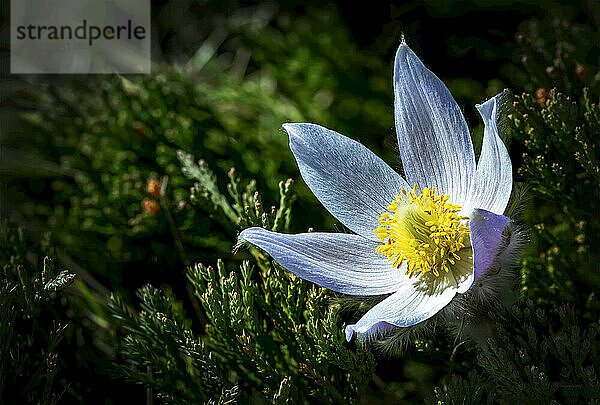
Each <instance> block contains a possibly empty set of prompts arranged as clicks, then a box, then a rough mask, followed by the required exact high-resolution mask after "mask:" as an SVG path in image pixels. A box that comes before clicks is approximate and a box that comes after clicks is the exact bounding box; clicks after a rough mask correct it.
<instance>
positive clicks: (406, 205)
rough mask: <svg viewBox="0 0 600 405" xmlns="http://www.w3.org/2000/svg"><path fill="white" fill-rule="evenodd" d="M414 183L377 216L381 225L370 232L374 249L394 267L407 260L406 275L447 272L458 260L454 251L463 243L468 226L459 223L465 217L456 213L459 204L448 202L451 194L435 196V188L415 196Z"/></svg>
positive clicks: (462, 245)
mask: <svg viewBox="0 0 600 405" xmlns="http://www.w3.org/2000/svg"><path fill="white" fill-rule="evenodd" d="M417 189H418V187H417V185H416V184H415V186H414V187H413V189H412V190H409V191H408V192H407V191H406V190H404V189H402V190H401V191H402V195H403V197H401V196H399V195H396V196H395V199H394V200H393V201H392V203H391V204H390V205H389V206H388V210H389V211H390V212H384V213H383V214H382V215H381V218H379V220H378V221H379V223H380V225H379V226H378V227H377V228H376V229H375V230H374V231H373V232H374V233H376V234H377V237H378V238H379V241H380V242H381V245H379V246H378V247H377V249H376V250H375V251H376V252H378V253H381V256H382V257H387V258H388V260H389V261H390V262H392V264H393V266H394V267H396V268H400V267H401V266H402V265H403V264H404V263H406V269H407V270H406V274H407V275H408V276H409V277H412V276H413V275H415V274H419V273H421V274H426V273H428V272H431V273H433V274H434V275H435V276H436V277H437V276H439V275H440V272H442V271H443V272H446V273H447V272H448V268H449V267H451V266H452V265H454V264H455V263H456V260H460V257H459V256H458V254H457V252H458V251H459V250H460V249H461V248H463V247H464V246H465V241H464V239H465V237H467V236H468V235H469V227H468V226H467V225H464V224H462V223H461V221H464V220H467V219H468V218H467V217H461V216H459V215H458V212H459V211H460V209H461V208H462V207H461V206H460V205H453V204H450V203H448V200H449V199H450V196H448V195H438V196H436V195H435V187H432V188H431V189H429V188H427V187H426V188H424V189H423V192H422V193H421V194H418V195H417Z"/></svg>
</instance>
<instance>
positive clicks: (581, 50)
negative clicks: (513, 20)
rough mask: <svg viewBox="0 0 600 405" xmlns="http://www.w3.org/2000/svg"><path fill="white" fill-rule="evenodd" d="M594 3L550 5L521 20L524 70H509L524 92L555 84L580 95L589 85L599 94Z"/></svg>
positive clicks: (598, 43)
mask: <svg viewBox="0 0 600 405" xmlns="http://www.w3.org/2000/svg"><path fill="white" fill-rule="evenodd" d="M599 23H600V21H599V20H598V5H597V4H595V3H593V2H583V1H582V2H573V3H570V2H569V3H565V4H562V5H558V4H550V5H549V10H548V12H547V13H546V14H545V15H544V17H543V18H541V17H538V18H532V19H530V20H528V21H524V22H523V23H522V24H521V26H520V27H519V33H518V34H517V36H516V39H517V44H518V45H519V49H518V51H517V55H516V56H517V57H518V58H519V59H520V60H521V62H522V66H523V68H524V72H517V71H513V72H511V73H512V74H513V75H512V77H513V81H514V84H516V85H518V86H519V87H520V88H523V89H524V90H526V91H529V92H534V91H536V90H537V89H550V88H553V87H557V88H559V89H561V91H564V92H566V93H568V94H573V95H580V94H581V92H582V90H583V89H584V88H585V87H589V88H590V89H591V91H592V93H594V94H595V95H596V96H599V95H600V69H599V68H598V60H599V58H600V31H598V24H599Z"/></svg>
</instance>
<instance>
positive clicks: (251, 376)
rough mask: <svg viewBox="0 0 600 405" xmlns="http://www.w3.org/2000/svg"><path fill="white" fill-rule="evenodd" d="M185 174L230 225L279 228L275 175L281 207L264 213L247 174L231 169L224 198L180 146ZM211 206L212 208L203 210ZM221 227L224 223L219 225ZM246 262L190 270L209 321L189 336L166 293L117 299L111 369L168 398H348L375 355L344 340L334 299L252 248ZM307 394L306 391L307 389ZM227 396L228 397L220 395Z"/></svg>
mask: <svg viewBox="0 0 600 405" xmlns="http://www.w3.org/2000/svg"><path fill="white" fill-rule="evenodd" d="M179 156H180V159H181V162H182V164H183V172H184V173H185V174H186V175H187V176H189V177H191V178H193V179H194V180H197V182H196V183H195V184H194V186H193V187H192V189H191V193H190V199H191V201H193V203H194V204H195V205H196V206H198V207H199V208H202V209H204V210H207V211H208V212H212V213H213V214H214V215H215V216H217V217H219V218H221V221H225V220H228V221H229V222H230V226H231V225H232V224H236V225H237V224H242V225H243V226H252V225H260V226H264V227H266V228H268V229H272V230H281V231H285V230H287V224H288V222H289V220H288V218H289V217H290V209H291V203H292V202H293V200H294V194H293V192H292V190H291V181H287V182H285V183H284V182H281V183H280V204H281V205H280V207H279V208H275V207H272V208H271V210H270V211H269V210H267V211H265V210H264V209H263V207H262V203H261V197H260V194H259V193H258V192H257V191H256V190H255V184H254V182H250V183H249V184H248V185H246V186H245V187H242V181H241V179H240V178H239V177H238V176H237V175H236V173H235V171H234V170H231V171H230V172H229V175H230V181H231V182H230V183H229V184H228V187H227V188H228V190H229V196H228V197H226V196H225V195H223V194H221V193H220V192H219V190H218V184H217V183H216V182H215V177H214V176H213V175H212V173H211V171H210V169H209V168H208V166H207V164H206V162H203V161H200V162H198V163H195V162H194V160H193V158H192V157H191V155H188V154H185V153H183V152H180V154H179ZM208 206H210V207H211V208H210V209H209V208H207V207H208ZM223 226H226V225H225V224H224V223H223ZM250 252H251V254H252V257H253V261H252V262H251V261H250V260H244V261H243V262H242V264H241V266H239V267H237V268H234V269H233V270H227V269H226V266H225V263H224V262H222V261H220V260H219V261H217V265H216V269H213V268H212V267H205V266H204V265H202V264H197V265H195V266H193V267H192V268H190V269H189V272H188V278H189V281H190V283H191V285H192V288H193V291H194V294H195V295H196V296H197V297H198V299H199V300H200V303H201V304H202V307H203V309H204V312H205V314H206V316H207V318H208V321H209V324H207V325H206V328H207V331H206V332H207V333H206V336H204V337H202V335H198V334H195V333H194V332H192V330H191V329H190V324H189V321H186V319H185V317H184V314H183V311H182V308H181V306H180V305H178V304H175V299H174V297H173V296H172V294H170V293H166V294H163V293H161V292H159V291H158V290H155V289H152V288H151V287H144V288H142V289H141V290H139V291H138V298H139V299H140V301H141V306H142V310H141V311H140V312H139V313H134V312H132V311H131V310H130V309H128V308H127V306H126V305H125V304H124V303H123V301H122V300H120V299H119V298H116V297H113V298H112V299H111V301H110V303H109V307H110V309H111V312H112V314H113V316H114V317H116V318H117V319H118V322H119V325H120V328H121V329H122V331H123V333H125V337H124V338H123V339H122V340H121V344H120V353H121V355H122V358H123V360H124V364H122V365H120V366H118V368H117V372H118V374H119V375H122V376H124V377H125V378H127V380H128V381H132V382H141V383H143V384H145V385H146V386H148V387H151V388H152V389H154V390H156V391H157V392H158V393H159V396H160V397H161V398H163V399H164V400H165V401H166V402H172V403H184V402H187V403H197V402H200V401H208V400H212V401H224V396H230V399H231V400H233V399H234V398H235V397H237V395H241V398H244V400H243V401H242V402H245V401H249V400H252V401H253V402H255V403H256V402H257V401H259V402H262V403H267V402H270V401H273V402H275V403H287V402H286V401H292V402H293V403H301V402H312V401H317V402H320V403H346V402H347V401H349V400H352V399H353V398H356V397H357V395H358V393H359V392H360V391H361V389H362V388H363V387H364V385H365V384H366V383H367V382H368V381H369V380H370V378H371V375H372V373H373V369H374V366H375V363H374V358H373V356H372V355H371V354H369V353H368V352H366V351H364V350H357V351H354V350H350V349H349V348H348V347H346V345H345V336H344V333H343V327H342V324H341V323H340V319H339V316H338V312H339V309H340V307H339V305H334V306H329V300H328V296H327V293H326V290H324V289H321V288H318V287H316V286H314V285H311V284H310V283H308V282H306V281H303V280H301V279H299V278H297V277H295V276H293V275H290V274H289V273H288V272H287V271H285V270H284V269H282V268H281V267H279V266H278V265H277V264H276V263H274V262H273V261H272V260H271V259H269V258H268V257H266V256H265V255H263V254H262V253H260V252H258V251H257V250H255V249H254V248H251V249H250ZM306 393H308V397H306V396H305V395H306ZM228 398H229V397H228Z"/></svg>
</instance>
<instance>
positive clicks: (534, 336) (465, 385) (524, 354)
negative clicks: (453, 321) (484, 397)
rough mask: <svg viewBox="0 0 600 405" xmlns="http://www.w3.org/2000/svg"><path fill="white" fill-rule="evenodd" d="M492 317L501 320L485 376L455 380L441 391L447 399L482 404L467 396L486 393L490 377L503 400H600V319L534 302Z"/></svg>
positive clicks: (485, 359) (483, 360)
mask: <svg viewBox="0 0 600 405" xmlns="http://www.w3.org/2000/svg"><path fill="white" fill-rule="evenodd" d="M492 317H493V319H494V320H495V321H496V322H497V324H496V325H497V326H496V336H495V337H494V338H491V339H489V341H488V348H489V351H486V352H483V353H481V354H479V355H478V357H477V360H478V365H479V367H480V368H481V370H482V371H483V374H482V375H480V376H479V377H475V376H474V375H472V376H470V377H469V379H468V380H463V379H460V378H457V379H453V380H452V382H451V383H450V384H449V387H448V388H447V389H446V391H445V392H443V391H442V390H440V389H438V392H437V395H438V399H439V400H440V401H441V402H442V403H477V401H475V402H469V401H468V400H467V398H473V395H475V394H476V393H478V392H480V388H479V389H478V387H481V386H485V385H486V383H483V384H482V381H481V380H483V381H485V379H488V380H489V381H490V382H492V385H489V384H488V389H489V390H490V391H491V393H492V394H493V395H495V397H496V400H497V401H498V402H499V403H507V404H511V403H528V404H548V403H565V404H578V403H593V402H594V401H598V400H600V391H598V384H599V381H598V370H599V368H598V367H599V366H600V357H599V356H598V350H599V349H600V335H599V333H598V332H599V330H598V328H599V327H598V324H597V323H594V322H591V323H590V322H586V324H585V325H581V324H580V322H579V321H578V318H577V317H576V316H575V312H574V311H573V308H572V307H561V308H559V309H558V310H556V309H554V308H552V310H551V312H550V311H544V310H543V309H542V308H540V307H539V306H536V305H534V304H533V301H531V300H528V301H527V303H524V304H523V303H522V304H520V305H516V306H514V307H513V308H511V309H506V310H499V311H498V312H496V313H494V314H492ZM469 391H470V394H469V395H465V394H466V392H469ZM478 395H481V394H478ZM477 399H479V397H478V398H477Z"/></svg>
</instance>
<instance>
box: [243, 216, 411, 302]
mask: <svg viewBox="0 0 600 405" xmlns="http://www.w3.org/2000/svg"><path fill="white" fill-rule="evenodd" d="M239 239H240V240H242V241H246V242H250V243H252V244H253V245H256V246H258V247H259V248H261V249H263V250H264V251H266V252H267V253H268V254H269V255H271V257H273V259H275V260H276V261H277V262H278V263H279V264H280V265H281V266H283V267H284V268H286V269H287V270H289V271H291V272H292V273H294V274H295V275H297V276H298V277H300V278H303V279H305V280H308V281H310V282H313V283H315V284H318V285H320V286H321V287H325V288H329V289H330V290H333V291H337V292H341V293H344V294H350V295H380V294H389V293H391V292H394V291H396V290H397V289H398V288H400V286H401V285H403V284H405V283H406V281H407V279H408V278H407V277H406V276H405V275H404V272H403V271H402V270H398V269H393V268H392V266H391V264H390V263H389V262H388V261H387V260H386V259H384V258H381V257H380V255H379V254H378V253H376V252H375V248H376V247H377V246H378V243H377V242H372V241H369V240H367V239H365V238H363V237H361V236H358V235H351V234H344V233H319V232H311V233H301V234H297V235H288V234H282V233H276V232H271V231H267V230H266V229H262V228H248V229H245V230H243V231H242V232H241V233H240V235H239Z"/></svg>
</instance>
